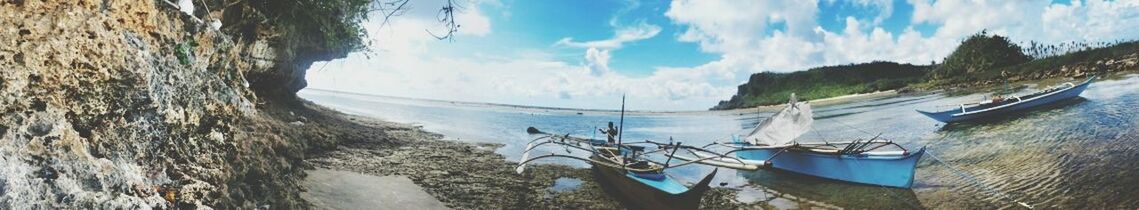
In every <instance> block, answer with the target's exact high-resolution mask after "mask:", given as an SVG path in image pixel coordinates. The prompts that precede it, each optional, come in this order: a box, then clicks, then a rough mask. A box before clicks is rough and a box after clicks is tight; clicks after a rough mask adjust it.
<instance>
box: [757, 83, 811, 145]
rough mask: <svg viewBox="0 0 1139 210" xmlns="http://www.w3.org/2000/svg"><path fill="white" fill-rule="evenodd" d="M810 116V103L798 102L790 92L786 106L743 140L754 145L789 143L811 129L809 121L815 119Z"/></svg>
mask: <svg viewBox="0 0 1139 210" xmlns="http://www.w3.org/2000/svg"><path fill="white" fill-rule="evenodd" d="M812 117H813V114H811V105H810V104H807V102H798V101H797V100H796V99H795V94H791V101H790V102H788V103H787V107H784V108H783V110H779V112H776V113H775V115H771V117H770V118H767V119H766V120H763V122H761V123H759V125H758V126H756V127H755V130H752V131H751V133H749V134H748V135H747V137H746V138H745V140H746V141H748V142H749V143H752V144H755V145H770V146H779V145H786V144H790V143H791V142H792V141H794V140H795V138H799V136H801V135H803V134H804V133H807V131H808V130H811V123H814V121H815V120H814V119H812Z"/></svg>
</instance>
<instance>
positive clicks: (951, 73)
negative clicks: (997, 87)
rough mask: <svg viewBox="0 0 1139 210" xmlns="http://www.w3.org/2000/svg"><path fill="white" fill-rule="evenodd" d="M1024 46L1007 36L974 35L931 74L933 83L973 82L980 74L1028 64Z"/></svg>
mask: <svg viewBox="0 0 1139 210" xmlns="http://www.w3.org/2000/svg"><path fill="white" fill-rule="evenodd" d="M1029 60H1032V58H1031V57H1029V56H1028V55H1025V54H1024V52H1023V50H1022V49H1021V47H1020V46H1018V45H1016V44H1013V43H1012V42H1010V41H1009V39H1008V38H1007V37H1003V36H999V35H992V36H990V35H988V33H987V32H985V31H981V33H977V34H974V35H972V36H969V38H966V39H965V41H963V42H961V45H960V46H957V49H956V50H953V53H952V54H949V57H946V58H945V61H944V62H942V63H941V65H938V67H937V68H936V69H934V70H933V71H932V72H930V79H931V82H933V83H935V84H945V83H952V82H962V81H972V80H974V79H976V78H975V76H976V75H977V74H981V73H983V72H990V71H996V70H997V69H999V68H1002V67H1007V66H1013V65H1017V64H1021V63H1024V62H1028V61H1029Z"/></svg>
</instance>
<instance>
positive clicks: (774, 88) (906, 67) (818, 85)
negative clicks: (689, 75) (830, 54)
mask: <svg viewBox="0 0 1139 210" xmlns="http://www.w3.org/2000/svg"><path fill="white" fill-rule="evenodd" d="M930 68H931V67H930V66H916V65H910V64H898V63H893V62H883V61H878V62H871V63H863V64H852V65H840V66H827V67H819V68H813V69H810V70H807V71H798V72H792V73H770V72H762V73H756V74H752V75H751V78H750V79H749V80H748V82H747V83H744V84H743V85H740V86H739V88H738V92H737V93H736V95H735V96H732V98H731V100H728V101H721V102H720V104H719V105H716V107H713V108H712V109H714V110H715V109H734V108H746V107H753V106H758V105H771V104H781V103H786V102H787V99H788V97H789V96H790V95H791V93H795V94H796V95H797V96H798V97H799V98H800V99H801V100H812V99H820V98H829V97H835V96H842V95H847V94H857V93H868V92H874V91H883V90H892V89H897V88H901V87H905V86H907V85H909V84H911V83H917V82H923V81H925V80H924V78H925V75H926V73H927V72H928V71H929V69H930Z"/></svg>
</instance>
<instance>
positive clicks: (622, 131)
mask: <svg viewBox="0 0 1139 210" xmlns="http://www.w3.org/2000/svg"><path fill="white" fill-rule="evenodd" d="M621 134H625V94H621V120H620V122H619V123H618V125H617V148H621Z"/></svg>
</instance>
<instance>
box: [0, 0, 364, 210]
mask: <svg viewBox="0 0 1139 210" xmlns="http://www.w3.org/2000/svg"><path fill="white" fill-rule="evenodd" d="M200 2H208V3H207V4H206V5H201V6H200V7H199V8H198V10H196V11H197V13H196V14H197V15H188V14H185V13H182V12H179V11H178V10H177V8H176V6H175V5H173V4H168V3H166V1H163V0H158V1H113V0H103V1H97V0H78V1H27V0H7V1H0V26H3V27H0V209H36V208H48V209H50V208H80V209H87V208H95V209H107V208H125V209H136V208H147V207H154V208H175V207H178V208H184V207H189V208H223V209H233V208H242V209H249V208H258V207H270V208H273V209H291V208H297V207H303V206H304V205H305V204H304V203H303V201H302V200H301V199H300V198H299V196H298V194H297V192H298V191H299V190H298V189H297V187H298V186H299V185H297V184H296V183H297V181H299V177H300V176H303V175H302V172H301V170H300V169H299V167H300V166H299V165H300V164H299V163H300V160H301V158H303V154H304V152H305V146H304V145H306V143H304V142H297V141H300V140H298V139H299V138H297V137H290V135H292V134H291V133H290V132H295V131H288V129H285V128H286V126H289V125H287V124H284V123H282V122H280V120H274V118H273V117H269V116H267V114H266V113H264V111H259V109H263V108H261V107H262V106H264V104H266V103H272V102H267V101H269V100H272V99H270V98H274V97H283V98H288V97H289V96H291V94H292V93H293V92H295V91H296V90H299V89H300V88H303V87H304V85H303V84H304V83H303V71H304V69H307V65H309V64H311V62H313V61H316V60H322V59H331V58H334V57H336V56H337V55H341V56H342V53H341V52H337V53H327V52H320V51H308V52H306V53H295V52H297V51H299V50H303V49H295V48H293V46H290V45H289V44H288V43H289V42H281V41H280V40H279V39H276V38H274V37H279V35H280V33H281V32H279V31H278V32H274V31H273V30H271V29H267V28H265V27H266V26H262V25H258V24H257V23H258V21H257V19H256V18H257V17H255V16H251V15H250V14H251V13H253V12H255V11H254V10H252V9H251V8H250V7H249V6H248V5H247V4H248V3H241V2H240V1H232V2H229V1H200ZM210 8H213V9H214V11H212V12H211V11H209V9H210ZM251 18H252V19H251ZM218 20H220V21H218ZM238 20H241V21H238ZM211 21H218V22H225V23H230V24H233V25H232V26H231V27H228V28H227V27H225V26H223V27H222V28H221V29H220V30H218V29H214V28H211V27H209V26H208V25H209V24H208V23H210V22H211ZM246 22H248V23H246ZM251 80H254V81H252V82H251ZM251 83H252V84H251ZM251 87H261V88H259V89H258V88H251ZM255 89H256V90H263V91H256V90H255ZM290 91H291V92H290Z"/></svg>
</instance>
